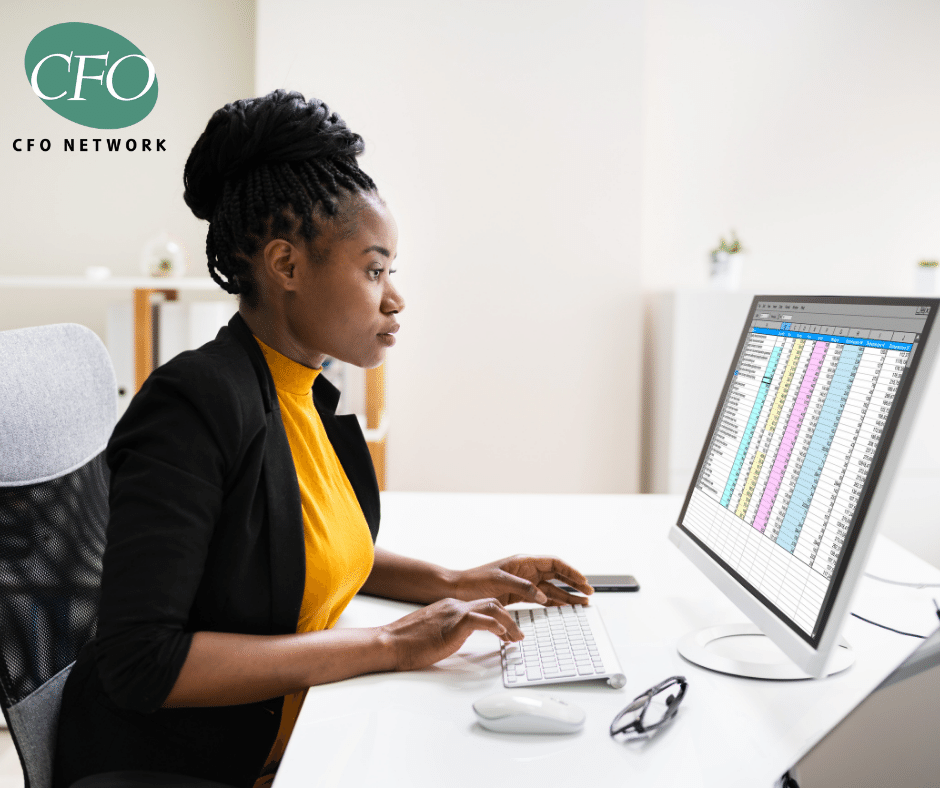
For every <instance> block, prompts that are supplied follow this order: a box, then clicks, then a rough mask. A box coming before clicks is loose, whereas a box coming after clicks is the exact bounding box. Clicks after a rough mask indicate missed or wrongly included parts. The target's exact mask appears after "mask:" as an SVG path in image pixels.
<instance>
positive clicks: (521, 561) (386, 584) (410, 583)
mask: <svg viewBox="0 0 940 788" xmlns="http://www.w3.org/2000/svg"><path fill="white" fill-rule="evenodd" d="M553 579H559V580H563V581H564V582H565V583H567V584H568V585H570V586H571V587H572V588H577V589H578V590H579V591H581V592H582V593H584V594H592V593H593V592H594V589H593V588H591V586H590V585H588V582H587V579H586V578H585V577H584V575H582V574H581V573H580V572H579V571H578V570H577V569H575V568H574V567H572V566H570V565H569V564H566V563H565V562H564V561H562V560H561V559H559V558H555V557H553V556H524V555H515V556H511V557H509V558H504V559H502V560H500V561H493V562H492V563H489V564H484V565H483V566H478V567H475V568H474V569H466V570H453V569H445V568H444V567H441V566H437V565H436V564H431V563H428V562H427V561H420V560H418V559H417V558H407V557H406V556H403V555H397V554H396V553H392V552H389V551H388V550H385V549H383V548H381V547H376V548H375V563H374V564H373V566H372V573H371V574H370V575H369V579H368V580H366V583H365V585H364V586H363V587H362V591H363V592H365V593H367V594H372V595H374V596H382V597H386V598H388V599H400V600H402V601H404V602H417V603H419V604H428V603H430V602H434V601H436V600H438V599H445V598H447V597H453V598H455V599H463V600H472V599H481V598H484V597H494V598H496V599H498V600H499V601H500V602H501V603H502V604H504V605H508V604H510V603H511V602H536V603H538V604H540V605H545V604H557V605H574V604H586V600H585V599H584V597H583V596H576V595H574V594H570V593H568V592H567V591H564V590H562V589H560V588H558V587H557V586H556V585H554V584H553V583H551V582H549V581H551V580H553Z"/></svg>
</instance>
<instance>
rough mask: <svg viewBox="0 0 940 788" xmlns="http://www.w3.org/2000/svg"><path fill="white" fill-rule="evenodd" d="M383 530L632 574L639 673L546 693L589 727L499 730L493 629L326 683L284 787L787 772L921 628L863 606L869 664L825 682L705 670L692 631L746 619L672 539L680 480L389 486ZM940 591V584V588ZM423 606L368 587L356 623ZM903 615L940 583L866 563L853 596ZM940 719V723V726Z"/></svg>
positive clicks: (467, 556) (631, 626) (899, 554)
mask: <svg viewBox="0 0 940 788" xmlns="http://www.w3.org/2000/svg"><path fill="white" fill-rule="evenodd" d="M382 502H383V515H382V528H381V531H380V533H379V543H380V544H381V545H383V546H385V547H387V548H388V549H391V550H395V551H397V552H401V553H404V554H410V555H415V556H418V557H422V558H427V559H429V560H433V561H437V562H439V563H441V564H444V565H447V566H453V567H457V568H464V567H469V566H474V565H477V564H480V563H484V562H486V561H490V560H494V559H496V558H501V557H503V556H505V555H510V554H512V553H515V552H544V553H554V554H557V555H560V556H562V557H564V558H565V559H566V560H568V561H570V562H571V563H573V564H574V565H575V566H577V567H578V568H579V569H581V570H582V571H583V572H596V573H600V572H630V573H633V574H635V575H636V577H637V579H638V580H639V581H640V585H641V590H640V592H639V593H636V594H599V595H597V596H595V597H594V600H593V604H596V605H598V606H599V607H601V608H602V610H603V613H604V617H605V621H606V623H607V626H608V629H609V631H610V635H611V638H612V639H613V641H614V645H615V647H616V648H617V650H618V652H619V654H620V659H621V663H622V665H623V667H624V670H625V672H626V674H627V686H626V687H625V688H624V689H622V690H619V691H617V690H613V689H611V688H610V687H608V686H607V685H606V684H604V683H599V682H591V683H585V684H581V685H571V684H567V685H559V686H557V687H554V688H544V689H541V690H540V691H543V692H548V693H551V694H552V695H555V696H557V697H560V698H562V699H565V700H568V701H570V702H573V703H576V704H578V705H580V706H581V707H583V708H584V709H585V710H586V712H587V722H586V724H585V728H584V730H583V731H582V732H580V733H579V734H575V735H572V736H531V735H525V736H520V735H506V734H495V733H491V732H489V731H486V730H484V729H483V728H481V727H480V726H479V725H478V724H477V723H476V722H475V717H474V713H473V710H472V709H471V703H472V702H473V701H474V700H476V699H477V698H479V697H482V696H484V695H487V694H489V693H491V692H495V691H498V690H501V689H502V682H501V674H500V666H499V656H498V651H497V649H498V644H497V640H496V638H495V637H494V636H493V635H490V634H488V633H477V634H475V635H473V636H472V637H471V638H470V639H469V640H468V641H467V643H466V644H465V646H464V648H463V649H462V650H461V651H460V652H459V653H458V654H457V655H455V656H453V657H450V658H449V659H447V660H444V661H443V662H440V663H438V665H436V666H434V667H433V668H431V669H428V670H424V671H419V672H413V673H403V674H379V675H372V676H362V677H359V678H356V679H350V680H348V681H343V682H338V683H335V684H330V685H325V686H320V687H314V688H312V689H311V690H310V691H309V693H308V695H307V699H306V702H305V704H304V708H303V711H302V712H301V715H300V718H299V720H298V722H297V727H296V728H295V730H294V734H293V736H292V738H291V742H290V745H289V746H288V749H287V752H286V754H285V758H284V760H283V762H282V765H281V768H280V771H279V773H278V777H277V780H276V785H275V788H293V786H298V787H299V786H304V788H307V787H308V786H311V785H316V786H333V785H335V786H344V787H345V786H368V788H375V786H385V787H387V786H399V785H402V786H404V785H408V786H435V787H437V788H443V787H444V786H447V787H448V788H449V787H450V786H473V788H479V786H484V785H500V786H502V785H517V786H528V785H538V786H546V785H566V786H577V785H581V786H583V785H596V784H602V785H603V784H614V785H644V786H683V788H692V787H693V786H741V788H745V787H746V788H755V786H768V788H769V786H770V785H772V783H773V781H774V780H775V779H776V778H777V777H778V776H779V775H780V774H781V773H782V772H783V771H784V770H785V769H786V768H788V767H789V766H790V765H792V763H793V762H794V761H795V760H796V759H797V758H798V757H799V756H800V755H801V754H802V753H803V752H804V751H805V750H806V749H808V747H809V746H810V745H811V744H813V743H814V742H815V741H816V740H818V739H819V738H820V737H821V736H822V735H823V734H824V733H825V731H826V730H828V728H829V727H830V726H831V725H833V724H834V723H835V722H836V721H837V720H838V719H840V718H841V717H842V716H843V715H844V714H845V713H846V712H847V711H848V710H849V709H850V708H851V707H852V706H853V705H854V704H855V703H857V702H858V701H859V700H861V698H862V697H864V695H865V694H866V693H867V692H868V691H869V690H871V689H872V688H873V687H874V686H875V685H876V684H877V683H878V681H879V680H880V679H881V678H883V677H884V676H885V675H886V674H887V673H888V672H889V671H890V670H891V669H892V668H893V667H894V666H895V665H896V664H897V663H899V662H900V661H901V660H902V659H903V658H904V657H905V656H906V655H907V653H908V652H910V651H911V650H912V649H913V648H914V646H915V645H916V644H917V643H918V642H919V641H916V640H915V639H914V638H909V637H902V636H900V635H896V634H893V633H891V632H887V631H885V630H882V629H878V628H876V627H873V626H871V625H869V624H865V623H863V622H861V621H859V620H858V619H855V618H850V619H849V621H848V623H847V625H846V628H845V636H846V637H847V639H848V640H849V641H850V642H851V644H852V645H853V647H854V648H855V649H856V651H857V653H858V657H857V661H856V664H855V665H854V666H853V667H852V668H850V669H849V670H848V671H846V672H845V673H843V674H840V675H838V676H833V677H831V678H828V679H825V680H822V681H803V682H764V681H757V680H751V679H741V678H735V677H731V676H725V675H721V674H717V673H712V672H710V671H707V670H704V669H701V668H698V667H696V666H694V665H692V664H690V663H687V662H685V661H684V660H683V659H682V658H681V657H679V656H678V654H677V653H676V650H675V644H676V641H677V640H678V638H679V637H680V636H681V635H683V634H685V633H686V632H688V631H690V630H693V629H698V628H700V627H703V626H706V625H709V624H715V623H722V622H731V621H740V620H744V619H743V616H742V615H741V614H740V613H738V611H737V610H736V608H734V607H733V606H732V605H731V604H730V603H729V602H727V600H726V599H725V598H724V597H723V596H722V595H721V594H720V593H719V592H717V591H716V590H715V589H714V587H713V586H711V584H710V583H709V582H708V581H707V580H705V579H704V577H703V576H702V575H701V574H700V573H699V572H698V571H697V570H696V569H695V568H694V567H693V566H692V565H691V564H690V563H688V561H687V560H686V559H685V558H684V557H683V556H682V555H681V554H680V553H679V552H678V550H676V549H675V547H673V545H672V544H670V543H669V542H668V541H667V540H666V533H667V531H668V529H669V526H670V525H671V524H672V523H673V522H674V521H675V518H676V515H677V514H678V511H679V508H680V506H681V498H680V497H679V496H665V495H663V496H567V495H565V496H536V495H532V496H527V495H466V494H453V495H451V494H436V493H383V496H382ZM869 569H870V570H871V571H872V572H873V573H875V574H880V575H882V576H886V577H891V578H894V579H904V580H912V581H915V580H916V581H919V582H934V583H936V582H940V571H938V570H937V569H935V568H934V567H932V566H931V565H929V564H927V563H925V562H924V561H921V560H920V559H918V558H916V557H915V556H913V555H911V554H910V553H907V552H906V551H904V550H902V549H901V548H899V547H898V546H896V545H895V544H894V543H892V542H890V541H888V540H887V539H879V540H878V542H877V543H876V546H875V550H874V553H873V558H872V561H871V564H870V567H869ZM933 593H934V595H936V589H933ZM412 609H414V608H413V607H412V606H410V605H405V604H401V603H396V602H390V601H387V600H379V599H374V598H370V597H357V598H356V599H355V600H354V601H353V603H352V604H351V605H350V607H349V608H348V609H347V611H346V612H345V613H344V614H343V616H342V618H341V619H340V622H339V626H373V625H377V624H382V623H386V622H388V621H391V620H393V619H395V618H397V617H399V616H401V615H404V614H405V613H406V612H408V611H410V610H412ZM852 609H853V610H854V611H856V612H858V613H860V614H861V615H864V616H866V617H867V618H871V619H873V620H875V621H879V622H882V623H886V624H889V625H891V626H894V627H896V628H899V629H904V630H906V631H911V632H919V633H922V634H926V633H928V632H930V631H932V630H933V629H934V628H936V625H937V620H936V616H935V613H934V612H933V603H932V602H931V590H929V589H926V590H916V589H908V588H901V587H898V586H889V585H885V584H883V583H878V582H876V581H874V580H870V579H865V580H864V581H863V583H862V585H861V587H860V589H859V594H858V596H857V598H856V601H855V603H854V605H853V608H852ZM677 673H678V674H682V675H685V676H686V677H687V678H688V680H689V690H688V694H687V696H686V699H685V701H684V703H683V705H682V707H681V709H680V711H679V714H678V717H677V718H676V720H675V722H674V724H673V725H672V726H671V727H669V728H667V729H666V730H665V731H664V732H663V733H662V734H661V735H660V736H658V737H656V738H654V739H652V740H651V741H649V742H647V743H634V744H624V743H618V742H614V741H612V740H611V739H610V737H609V736H608V732H607V730H608V726H609V724H610V721H611V719H612V718H613V716H614V715H615V714H616V712H617V711H619V710H620V708H622V707H623V706H624V705H626V703H627V702H628V701H629V700H631V699H632V698H633V697H634V696H636V695H638V694H639V693H640V692H642V691H643V690H645V689H646V688H648V687H649V686H651V685H653V684H655V683H656V682H658V681H660V680H662V679H664V678H666V677H667V676H671V675H673V674H677ZM931 735H932V734H931Z"/></svg>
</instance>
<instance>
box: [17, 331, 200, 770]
mask: <svg viewBox="0 0 940 788" xmlns="http://www.w3.org/2000/svg"><path fill="white" fill-rule="evenodd" d="M116 417H117V382H116V380H115V377H114V369H113V367H112V366H111V359H110V358H109V356H108V353H107V351H106V350H105V347H104V345H103V344H102V343H101V340H99V339H98V337H97V336H96V335H95V334H94V333H93V332H92V331H90V330H89V329H87V328H85V327H84V326H79V325H75V324H60V325H51V326H38V327H35V328H23V329H17V330H14V331H4V332H0V708H2V710H3V715H4V717H5V718H6V721H7V725H8V727H9V729H10V733H11V735H12V737H13V742H14V744H15V745H16V750H17V753H18V754H19V757H20V762H21V763H22V766H23V775H24V778H25V786H26V788H50V786H51V784H52V762H53V755H54V753H55V737H56V730H57V725H58V716H59V706H60V704H61V699H62V689H63V687H64V685H65V680H66V678H67V677H68V674H69V671H70V670H71V667H72V664H73V663H74V661H75V658H76V656H77V655H78V652H79V650H81V648H82V646H84V645H85V643H87V642H88V641H89V640H91V639H92V638H93V637H94V635H95V628H96V624H97V614H98V596H99V589H100V583H101V557H102V554H103V552H104V546H105V529H106V526H107V521H108V468H107V465H105V462H104V448H105V446H106V445H107V442H108V439H109V437H110V436H111V431H112V429H113V428H114V424H115V421H116ZM79 784H80V786H81V788H118V786H120V787H121V788H125V786H126V787H127V788H132V787H134V788H143V787H144V786H146V787H147V788H151V787H152V786H161V788H211V787H213V786H218V784H216V783H210V782H208V781H205V780H198V779H196V778H189V777H186V776H184V775H172V774H159V773H150V772H113V773H109V774H104V775H94V776H92V777H87V778H85V779H83V780H80V781H79V783H77V784H76V785H79Z"/></svg>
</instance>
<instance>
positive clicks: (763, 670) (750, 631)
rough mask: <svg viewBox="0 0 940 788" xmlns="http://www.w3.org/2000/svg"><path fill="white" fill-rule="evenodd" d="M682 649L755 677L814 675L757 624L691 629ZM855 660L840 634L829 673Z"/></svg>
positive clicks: (692, 657)
mask: <svg viewBox="0 0 940 788" xmlns="http://www.w3.org/2000/svg"><path fill="white" fill-rule="evenodd" d="M678 648H679V653H680V654H681V655H682V656H683V657H685V658H686V659H687V660H689V662H694V663H695V664H696V665H700V666H701V667H703V668H708V669H709V670H717V671H718V672H719V673H730V674H731V675H732V676H745V677H747V678H754V679H771V680H775V681H794V680H798V679H810V678H813V677H812V676H810V675H809V674H807V673H804V672H803V671H802V670H800V669H799V668H798V667H797V666H796V665H795V664H794V663H793V661H792V660H791V659H790V658H789V657H787V656H786V655H785V654H784V653H783V652H782V651H781V650H780V649H779V648H777V646H776V645H775V644H774V643H773V642H772V641H771V640H770V638H768V637H767V636H766V635H764V633H763V632H761V631H760V630H759V629H758V628H757V627H756V626H754V624H751V623H741V624H722V625H720V626H715V627H707V628H705V629H700V630H698V631H696V632H690V633H689V634H688V635H686V636H685V637H683V638H682V639H681V640H680V641H679V646H678ZM853 662H855V652H854V651H852V648H851V647H850V646H849V644H848V643H847V642H846V641H845V639H844V638H840V640H839V647H838V648H836V650H835V653H834V654H833V655H832V660H831V662H830V664H829V669H828V672H827V675H829V676H831V675H832V674H833V673H839V672H840V671H843V670H845V669H846V668H847V667H849V666H850V665H851V664H852V663H853Z"/></svg>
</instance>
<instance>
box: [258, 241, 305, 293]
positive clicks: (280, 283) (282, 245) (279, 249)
mask: <svg viewBox="0 0 940 788" xmlns="http://www.w3.org/2000/svg"><path fill="white" fill-rule="evenodd" d="M298 254H299V252H298V249H297V247H296V246H294V245H293V244H292V243H291V242H290V241H286V240H284V239H283V238H275V239H273V240H271V241H268V243H267V244H266V245H265V247H264V250H263V251H262V265H263V266H264V274H265V278H266V279H267V280H268V282H270V283H271V284H272V285H274V287H276V288H280V289H284V290H293V289H294V288H293V284H294V268H295V267H296V265H297V258H298Z"/></svg>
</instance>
